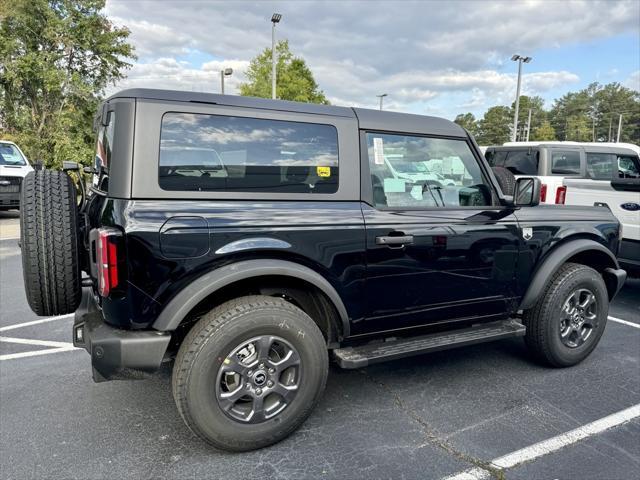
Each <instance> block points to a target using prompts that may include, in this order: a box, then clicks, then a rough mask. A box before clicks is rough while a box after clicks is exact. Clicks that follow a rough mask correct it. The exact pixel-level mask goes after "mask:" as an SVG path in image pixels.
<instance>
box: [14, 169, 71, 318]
mask: <svg viewBox="0 0 640 480" xmlns="http://www.w3.org/2000/svg"><path fill="white" fill-rule="evenodd" d="M76 199H77V197H76V189H75V187H74V185H73V182H72V180H71V179H70V178H69V176H68V175H67V174H65V173H64V172H59V171H55V170H36V171H33V172H30V173H28V174H27V176H26V177H25V178H24V180H23V182H22V190H21V193H20V245H21V248H22V271H23V275H24V287H25V292H26V294H27V301H28V303H29V306H30V307H31V309H32V310H33V311H34V312H35V313H36V314H38V315H41V316H51V315H64V314H67V313H73V312H74V311H75V310H76V308H77V307H78V305H79V304H80V296H81V286H80V282H81V273H80V261H79V258H78V255H79V253H78V206H77V203H76V202H77V200H76Z"/></svg>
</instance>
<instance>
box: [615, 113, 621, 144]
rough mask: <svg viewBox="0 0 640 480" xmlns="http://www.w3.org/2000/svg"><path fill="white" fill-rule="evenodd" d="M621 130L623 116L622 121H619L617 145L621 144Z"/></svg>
mask: <svg viewBox="0 0 640 480" xmlns="http://www.w3.org/2000/svg"><path fill="white" fill-rule="evenodd" d="M620 130H622V114H620V119H619V120H618V138H616V142H617V143H620Z"/></svg>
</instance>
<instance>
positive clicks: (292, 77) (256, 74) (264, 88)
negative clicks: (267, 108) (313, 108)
mask: <svg viewBox="0 0 640 480" xmlns="http://www.w3.org/2000/svg"><path fill="white" fill-rule="evenodd" d="M276 56H277V62H276V93H277V97H278V98H279V99H281V100H293V101H296V102H306V103H323V104H325V105H328V104H329V100H327V98H326V97H325V96H324V93H323V92H322V90H320V89H319V88H318V84H317V83H316V81H315V80H314V78H313V73H311V70H310V69H309V67H308V66H307V64H306V62H305V61H304V60H303V59H302V58H300V57H296V56H294V55H293V53H291V51H290V50H289V42H288V41H287V40H281V41H279V42H278V44H277V45H276ZM271 68H272V65H271V49H270V48H265V49H264V50H263V51H262V52H261V53H260V54H259V55H258V56H257V57H255V58H254V59H253V60H251V63H250V64H249V69H248V70H247V79H248V81H247V82H246V83H243V84H241V85H240V95H244V96H249V97H262V98H271Z"/></svg>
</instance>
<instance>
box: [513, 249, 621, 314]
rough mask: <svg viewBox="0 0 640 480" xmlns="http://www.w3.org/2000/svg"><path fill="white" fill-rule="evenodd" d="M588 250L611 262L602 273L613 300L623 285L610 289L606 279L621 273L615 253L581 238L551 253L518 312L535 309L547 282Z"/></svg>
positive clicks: (543, 263) (537, 273) (529, 288)
mask: <svg viewBox="0 0 640 480" xmlns="http://www.w3.org/2000/svg"><path fill="white" fill-rule="evenodd" d="M588 250H594V251H598V252H602V253H605V254H606V255H607V256H608V257H609V259H610V260H611V262H610V265H609V266H608V268H606V269H605V270H604V271H602V272H600V273H601V274H602V275H603V277H605V283H606V284H607V290H608V291H609V298H610V299H611V298H613V297H614V295H615V294H616V293H618V290H619V287H621V286H622V285H619V287H618V285H613V286H612V287H610V282H609V281H608V279H607V278H606V277H607V276H610V275H611V276H617V274H616V273H615V272H617V271H619V269H620V267H619V266H618V261H617V260H616V257H615V256H614V255H613V253H611V251H610V250H609V249H607V248H606V247H605V246H603V245H602V244H600V243H598V242H596V241H594V240H587V239H584V238H580V239H575V240H568V241H567V242H565V243H562V244H561V245H560V246H558V247H556V248H555V249H554V250H552V251H551V253H550V254H549V255H548V256H547V258H546V259H545V260H544V261H543V262H542V265H540V268H538V270H536V272H535V273H534V275H533V278H532V280H531V282H530V283H529V287H528V288H527V291H526V293H525V294H524V296H523V297H522V300H521V301H520V306H519V307H518V310H527V309H529V308H531V307H533V305H534V304H535V303H536V301H537V300H538V298H539V297H540V295H541V294H542V292H543V290H544V287H545V286H546V285H547V282H548V281H549V279H551V278H552V277H553V275H554V274H555V273H556V272H557V271H558V269H559V268H560V267H561V266H562V265H563V264H564V263H565V262H566V261H567V260H569V259H570V258H571V257H573V256H574V255H576V254H577V253H580V252H584V251H588ZM625 277H626V275H625ZM622 282H623V283H624V280H622ZM614 283H615V282H614ZM612 290H613V291H612Z"/></svg>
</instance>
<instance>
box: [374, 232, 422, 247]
mask: <svg viewBox="0 0 640 480" xmlns="http://www.w3.org/2000/svg"><path fill="white" fill-rule="evenodd" d="M410 243H413V235H385V236H382V237H376V245H393V246H396V247H401V246H404V245H408V244H410Z"/></svg>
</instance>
